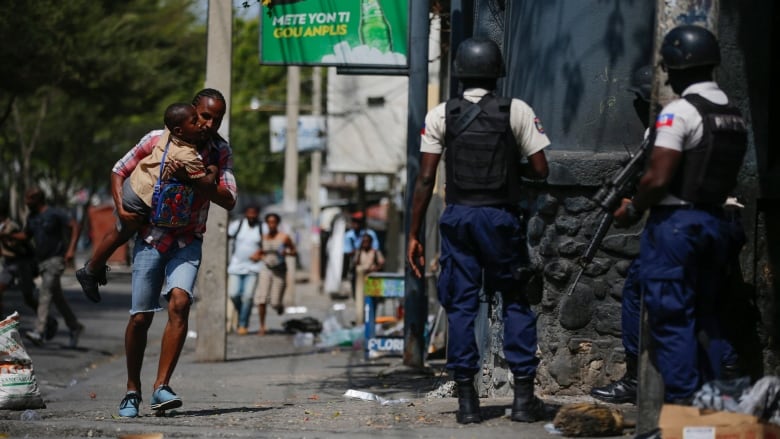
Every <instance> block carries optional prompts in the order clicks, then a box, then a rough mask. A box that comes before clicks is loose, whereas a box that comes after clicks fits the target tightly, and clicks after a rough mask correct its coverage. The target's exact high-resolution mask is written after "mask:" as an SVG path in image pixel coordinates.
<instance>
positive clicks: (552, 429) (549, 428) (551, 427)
mask: <svg viewBox="0 0 780 439" xmlns="http://www.w3.org/2000/svg"><path fill="white" fill-rule="evenodd" d="M544 429H545V430H546V431H547V432H548V433H550V434H553V435H555V436H561V435H563V432H562V431H561V430H558V429H557V428H555V424H553V423H552V422H550V423H549V424H544Z"/></svg>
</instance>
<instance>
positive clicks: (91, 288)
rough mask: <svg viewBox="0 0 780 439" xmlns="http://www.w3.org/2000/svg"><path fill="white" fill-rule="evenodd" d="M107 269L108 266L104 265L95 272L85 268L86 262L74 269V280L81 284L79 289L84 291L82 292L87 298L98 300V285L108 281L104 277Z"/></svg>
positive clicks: (96, 301)
mask: <svg viewBox="0 0 780 439" xmlns="http://www.w3.org/2000/svg"><path fill="white" fill-rule="evenodd" d="M108 270H109V268H108V267H107V266H104V267H103V268H102V269H100V270H98V271H97V272H91V271H89V270H87V265H86V264H84V266H83V267H81V268H79V269H78V270H76V280H78V281H79V284H81V289H82V290H83V291H84V294H86V296H87V299H89V300H91V301H93V302H95V303H98V302H100V291H98V286H99V285H105V284H107V283H108V279H106V272H108Z"/></svg>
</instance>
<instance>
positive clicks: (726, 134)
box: [669, 94, 747, 205]
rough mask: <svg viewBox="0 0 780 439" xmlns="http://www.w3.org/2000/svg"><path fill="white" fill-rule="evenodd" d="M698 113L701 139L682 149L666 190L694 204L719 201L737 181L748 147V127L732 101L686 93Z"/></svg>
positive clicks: (712, 203) (722, 200)
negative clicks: (723, 101)
mask: <svg viewBox="0 0 780 439" xmlns="http://www.w3.org/2000/svg"><path fill="white" fill-rule="evenodd" d="M684 98H685V100H687V101H688V102H690V104H691V105H693V106H694V107H695V108H696V110H697V111H698V112H699V114H700V115H701V118H702V121H703V124H702V137H701V142H699V144H698V145H697V146H696V147H694V148H693V149H690V150H687V151H683V154H682V162H681V163H680V167H679V170H678V171H677V173H676V174H675V177H674V179H673V180H672V184H671V186H670V188H669V192H670V193H672V194H673V195H675V196H676V197H678V198H681V199H683V200H686V201H689V202H691V203H695V204H711V205H721V204H723V203H724V202H725V201H726V197H727V196H728V195H729V194H730V193H731V191H732V190H734V188H735V187H736V185H737V175H738V174H739V169H740V168H741V167H742V160H743V158H744V156H745V150H747V128H746V125H745V120H744V119H743V118H742V114H741V113H740V111H739V110H738V109H737V108H736V107H734V106H733V105H728V104H727V105H718V104H714V103H712V102H710V101H708V100H707V99H704V98H703V97H701V96H699V95H697V94H690V95H686V96H685V97H684Z"/></svg>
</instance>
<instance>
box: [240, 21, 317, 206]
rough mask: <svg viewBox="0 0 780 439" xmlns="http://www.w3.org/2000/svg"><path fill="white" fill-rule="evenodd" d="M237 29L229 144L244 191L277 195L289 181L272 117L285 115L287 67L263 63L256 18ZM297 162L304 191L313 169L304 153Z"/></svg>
mask: <svg viewBox="0 0 780 439" xmlns="http://www.w3.org/2000/svg"><path fill="white" fill-rule="evenodd" d="M233 32H234V34H233V84H232V94H233V102H232V110H231V122H230V144H231V145H232V147H233V154H234V157H235V167H234V170H235V173H236V179H237V180H238V183H239V186H240V190H241V192H242V193H253V194H261V195H268V194H272V193H274V192H277V193H278V192H279V191H280V188H281V187H282V184H283V181H284V153H271V146H270V143H271V133H270V129H269V119H270V117H271V116H273V115H284V114H285V105H286V95H287V69H286V67H284V66H271V65H261V64H260V57H259V48H258V42H259V38H260V27H259V23H258V19H257V18H255V19H238V20H236V21H235V23H234V29H233ZM311 71H312V69H311V68H303V69H302V72H301V76H302V82H303V84H302V87H301V99H302V101H303V104H302V105H306V103H307V102H310V100H311V81H310V78H311ZM307 78H308V79H309V80H307ZM253 98H255V99H256V100H257V103H259V107H258V108H256V109H252V107H251V104H252V99H253ZM302 113H303V112H302ZM298 165H299V166H298V168H299V170H298V176H299V183H298V188H299V195H302V194H303V191H304V189H305V188H304V181H305V177H306V175H307V174H308V172H309V170H310V169H309V167H310V165H309V159H308V157H307V156H304V155H301V156H300V160H299V163H298Z"/></svg>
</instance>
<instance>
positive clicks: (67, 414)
mask: <svg viewBox="0 0 780 439" xmlns="http://www.w3.org/2000/svg"><path fill="white" fill-rule="evenodd" d="M63 287H64V288H65V289H66V296H67V297H68V299H69V300H70V302H71V304H72V305H73V307H74V310H75V312H76V314H77V316H79V318H80V319H81V320H82V323H83V324H84V325H85V326H86V327H87V329H86V331H85V332H84V335H83V337H82V339H81V341H80V344H79V346H80V347H79V348H78V349H76V350H71V349H66V348H63V347H62V346H65V345H66V344H67V329H66V328H64V327H63V323H62V321H61V319H60V325H61V326H60V332H59V335H58V336H57V337H56V338H55V339H54V340H52V342H51V343H49V344H47V345H45V346H43V347H35V346H31V345H30V344H29V343H27V344H26V348H27V349H28V352H29V354H30V355H31V357H32V358H33V365H34V367H35V373H36V376H37V378H38V381H39V383H40V385H41V392H42V394H43V398H44V400H45V402H46V405H47V407H46V408H45V409H41V410H36V413H37V415H38V416H39V417H40V419H39V420H33V421H22V420H20V418H21V415H22V412H20V411H3V410H0V437H10V438H17V437H18V438H22V437H30V438H69V437H94V438H116V437H123V436H124V435H128V434H141V433H146V434H151V433H160V434H162V435H163V436H147V437H166V438H171V437H177V438H210V437H223V438H258V437H279V438H294V437H295V438H300V437H318V438H335V437H339V438H344V437H348V438H365V437H369V436H380V437H399V438H400V437H404V438H408V437H421V438H424V437H430V438H442V437H445V438H450V437H452V438H476V437H491V438H510V437H511V438H516V437H524V438H548V437H551V435H550V434H548V433H547V432H546V431H545V429H544V424H545V423H544V422H537V423H533V424H522V423H513V422H511V421H510V420H509V419H508V418H507V417H506V416H505V412H506V410H507V409H508V408H509V407H510V405H511V399H510V398H495V399H483V400H482V401H481V404H482V409H483V415H484V416H485V418H486V420H485V421H484V422H483V423H482V424H479V425H468V426H461V425H459V424H457V423H456V422H455V411H456V410H457V400H456V399H455V398H433V399H427V398H426V393H428V392H429V391H432V390H434V389H436V388H438V386H440V385H441V384H442V383H443V382H444V380H446V378H444V377H439V376H436V374H423V373H419V372H416V371H412V370H409V369H408V368H405V367H404V366H402V365H401V359H400V358H398V357H386V358H380V359H376V360H370V361H366V360H364V354H363V351H362V350H355V349H352V348H317V347H315V346H306V347H296V346H294V345H293V339H294V337H293V336H292V335H289V334H285V333H283V332H282V331H281V328H282V322H283V321H285V320H287V319H290V318H300V317H303V316H306V315H308V316H312V317H315V318H317V319H320V320H321V321H322V320H324V318H326V317H327V316H328V315H329V314H330V313H332V312H333V302H332V301H331V299H330V297H328V296H327V295H323V294H320V293H319V291H316V289H315V288H314V287H313V286H312V285H310V284H308V283H300V282H299V283H298V284H296V302H297V303H296V304H295V305H297V306H305V307H306V308H307V313H306V314H293V315H283V316H276V315H275V313H271V314H270V315H269V317H268V327H269V330H271V331H270V333H269V334H268V335H266V336H263V337H260V336H258V335H256V331H257V327H258V322H257V315H256V313H255V314H253V316H252V319H253V320H252V324H251V325H250V328H249V329H250V334H249V335H246V336H238V335H235V334H230V335H229V336H228V348H227V350H228V353H227V356H228V360H227V361H226V362H222V363H196V362H195V361H194V357H195V356H194V350H195V340H194V339H193V338H188V340H187V342H186V343H185V346H184V352H183V353H182V356H181V358H180V360H179V363H178V367H177V369H176V372H175V374H174V376H173V379H172V381H171V386H172V387H173V389H174V390H175V391H176V392H177V393H178V394H179V396H181V397H182V399H183V401H184V405H183V407H181V408H179V409H177V410H172V411H169V412H167V413H166V415H165V416H164V417H157V416H154V414H152V413H151V411H150V409H149V401H150V399H151V389H150V387H151V385H152V381H153V380H154V375H155V373H156V367H157V361H158V358H159V348H160V334H161V332H162V328H163V325H164V324H165V321H166V315H165V313H164V312H163V313H158V314H157V316H156V318H155V321H154V323H153V325H152V329H151V330H150V333H149V334H150V337H149V343H148V347H147V351H146V358H145V362H144V370H143V372H142V378H143V380H144V385H145V386H147V387H146V388H144V389H143V397H144V403H143V404H142V406H141V414H142V416H141V417H139V418H136V419H124V418H118V417H117V416H116V413H117V408H118V405H119V401H120V400H121V399H122V396H123V395H124V391H125V379H126V376H125V364H124V355H123V333H124V328H125V324H126V322H127V318H128V314H127V309H128V307H129V301H130V276H129V274H128V273H122V272H111V273H110V275H109V285H108V286H107V287H106V288H105V289H104V290H105V292H104V294H103V297H104V298H103V302H101V303H100V304H93V303H91V302H88V301H87V300H86V299H85V298H84V297H83V294H82V293H81V292H80V290H79V289H78V286H77V284H76V282H75V278H73V273H72V272H68V273H66V276H65V277H64V278H63ZM6 303H7V305H6V307H7V309H9V310H11V309H13V306H14V305H16V306H19V305H20V303H21V301H20V300H19V298H18V293H16V292H9V293H7V294H6ZM18 309H19V311H20V313H21V314H22V318H23V320H22V327H23V329H27V328H30V327H31V325H32V312H31V311H30V310H28V309H22V308H21V307H19V308H18ZM351 309H352V306H351V304H347V306H346V310H345V312H347V313H348V312H349V310H351ZM197 312H203V311H202V310H200V309H199V308H198V306H197V303H196V304H195V306H194V307H193V313H192V315H191V326H190V330H191V331H197V328H195V327H194V321H195V319H194V314H195V313H197ZM55 315H57V314H56V313H55ZM57 317H58V318H59V315H57ZM345 320H347V321H349V316H347V317H346V318H345ZM191 335H195V334H194V333H191ZM430 366H431V369H432V370H433V371H434V372H441V371H442V370H443V364H442V363H441V361H439V362H438V363H437V362H432V363H431V364H430ZM349 389H353V390H358V391H364V392H371V393H373V394H375V395H378V396H380V397H382V398H385V399H388V400H391V402H395V403H391V404H388V405H381V404H380V403H379V402H376V401H364V400H360V399H351V398H345V397H344V393H345V392H346V391H347V390H349ZM399 400H404V401H403V402H400V401H399ZM129 437H132V436H129ZM136 437H141V436H136Z"/></svg>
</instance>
